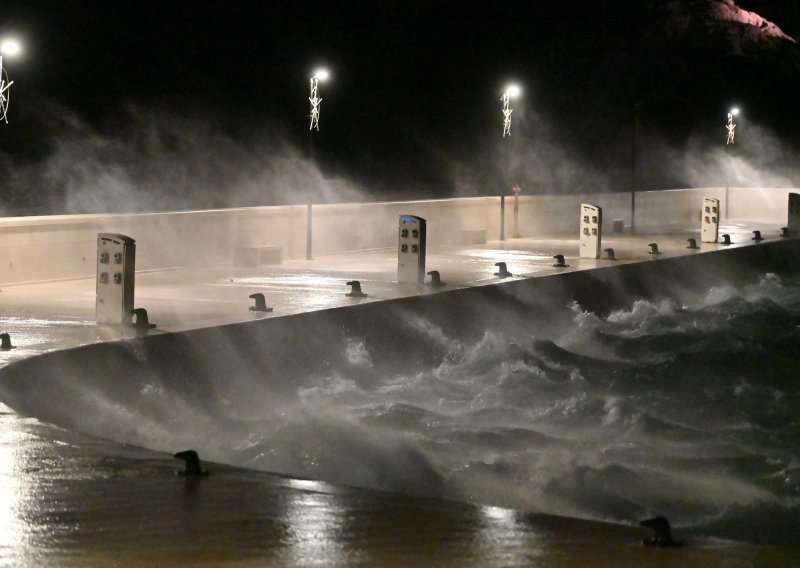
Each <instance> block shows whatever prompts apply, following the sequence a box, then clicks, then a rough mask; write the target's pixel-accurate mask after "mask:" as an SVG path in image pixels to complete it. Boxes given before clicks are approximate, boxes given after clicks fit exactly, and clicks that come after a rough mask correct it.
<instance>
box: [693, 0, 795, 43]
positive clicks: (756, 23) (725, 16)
mask: <svg viewBox="0 0 800 568" xmlns="http://www.w3.org/2000/svg"><path fill="white" fill-rule="evenodd" d="M710 4H711V6H710V7H709V10H708V12H709V14H710V15H711V17H712V18H714V19H717V20H725V21H730V22H737V23H739V24H743V25H745V26H751V27H752V28H755V29H756V30H757V33H758V34H760V35H763V36H771V37H777V38H781V39H785V40H788V41H791V42H792V43H797V42H796V41H795V39H794V38H792V37H791V36H788V35H786V34H785V33H783V30H781V29H780V28H779V27H778V26H777V25H775V24H774V23H772V22H770V21H769V20H767V19H765V18H762V17H761V16H759V15H758V14H756V13H755V12H748V11H747V10H743V9H741V8H739V7H738V6H737V5H736V4H735V3H734V2H733V0H723V1H722V2H716V1H715V2H711V3H710Z"/></svg>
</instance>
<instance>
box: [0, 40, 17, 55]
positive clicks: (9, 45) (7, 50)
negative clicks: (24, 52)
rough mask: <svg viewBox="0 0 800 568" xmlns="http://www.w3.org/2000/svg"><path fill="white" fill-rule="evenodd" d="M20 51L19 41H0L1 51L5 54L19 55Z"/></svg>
mask: <svg viewBox="0 0 800 568" xmlns="http://www.w3.org/2000/svg"><path fill="white" fill-rule="evenodd" d="M19 52H20V46H19V43H18V42H16V41H15V40H13V39H7V40H5V41H3V43H0V53H2V54H3V55H11V56H14V55H17V54H18V53H19Z"/></svg>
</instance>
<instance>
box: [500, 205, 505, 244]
mask: <svg viewBox="0 0 800 568" xmlns="http://www.w3.org/2000/svg"><path fill="white" fill-rule="evenodd" d="M500 240H501V241H504V240H506V196H505V195H501V196H500Z"/></svg>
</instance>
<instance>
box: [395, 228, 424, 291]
mask: <svg viewBox="0 0 800 568" xmlns="http://www.w3.org/2000/svg"><path fill="white" fill-rule="evenodd" d="M426 224H427V222H426V221H425V219H423V218H422V217H417V216H416V215H400V227H399V229H398V233H397V236H398V238H397V281H398V282H414V283H420V284H422V283H423V282H425V232H426V229H425V226H426Z"/></svg>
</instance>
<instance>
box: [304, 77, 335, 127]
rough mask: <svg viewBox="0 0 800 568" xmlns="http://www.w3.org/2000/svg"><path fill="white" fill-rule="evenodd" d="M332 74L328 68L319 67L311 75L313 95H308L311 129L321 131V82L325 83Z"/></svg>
mask: <svg viewBox="0 0 800 568" xmlns="http://www.w3.org/2000/svg"><path fill="white" fill-rule="evenodd" d="M329 76H330V74H329V73H328V70H327V69H323V68H320V69H317V70H316V71H315V72H314V75H312V77H311V96H310V97H308V100H309V102H310V103H311V113H310V117H311V124H310V125H309V127H308V129H309V130H317V131H319V111H320V103H322V99H321V98H320V96H319V90H318V89H319V83H320V81H322V82H323V83H324V82H325V81H326V80H327V79H328V77H329Z"/></svg>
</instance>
